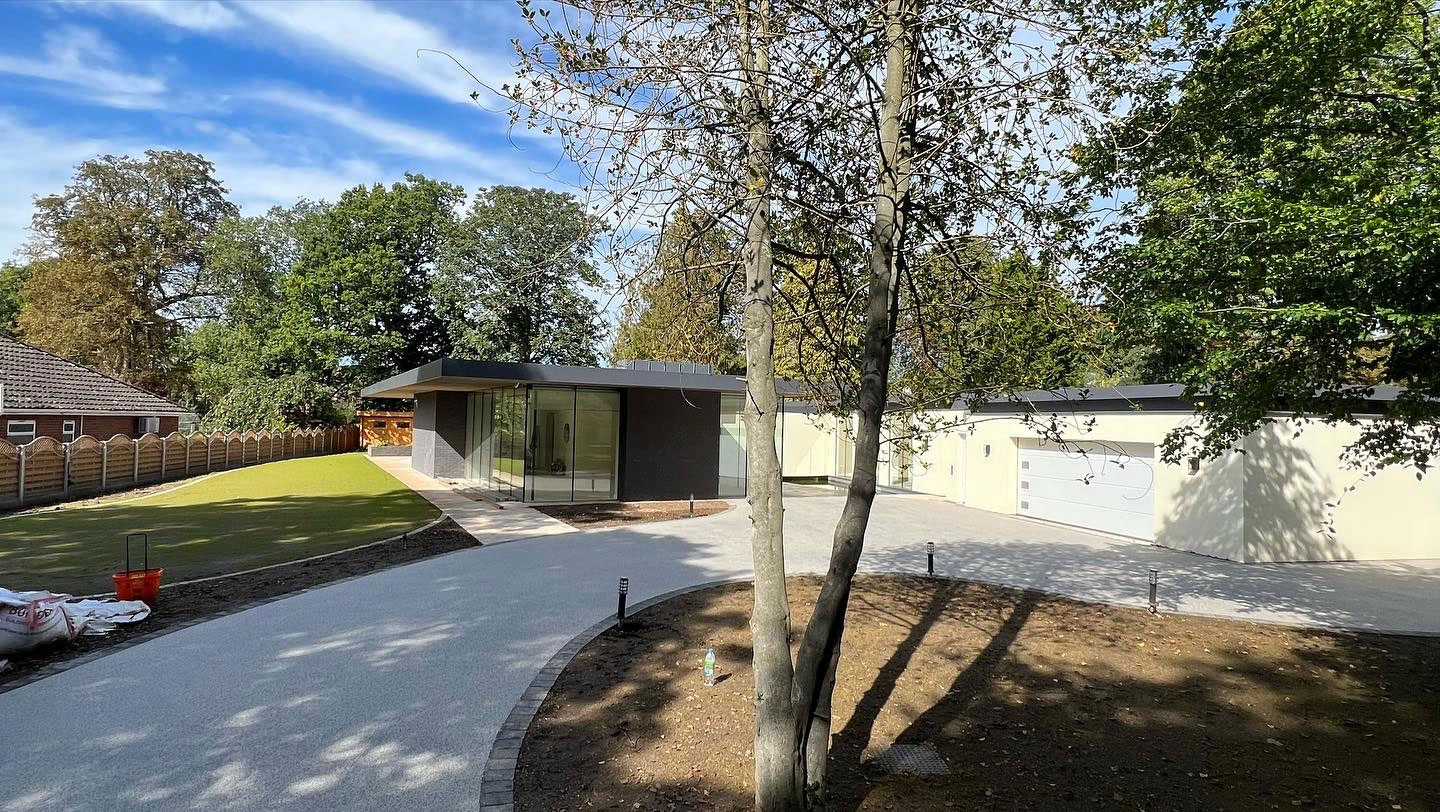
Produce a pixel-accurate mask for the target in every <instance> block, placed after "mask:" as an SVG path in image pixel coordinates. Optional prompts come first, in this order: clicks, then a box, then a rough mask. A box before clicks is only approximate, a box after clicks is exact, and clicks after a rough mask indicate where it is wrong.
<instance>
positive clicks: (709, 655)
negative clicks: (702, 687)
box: [705, 646, 715, 685]
mask: <svg viewBox="0 0 1440 812" xmlns="http://www.w3.org/2000/svg"><path fill="white" fill-rule="evenodd" d="M705 684H706V685H714V684H715V647H714V646H709V647H707V648H706V649H705Z"/></svg>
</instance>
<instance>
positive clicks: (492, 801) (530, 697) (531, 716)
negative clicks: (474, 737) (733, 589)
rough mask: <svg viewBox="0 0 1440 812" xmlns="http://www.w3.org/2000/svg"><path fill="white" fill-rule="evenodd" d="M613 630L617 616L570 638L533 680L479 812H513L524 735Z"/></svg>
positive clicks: (501, 735)
mask: <svg viewBox="0 0 1440 812" xmlns="http://www.w3.org/2000/svg"><path fill="white" fill-rule="evenodd" d="M753 580H754V578H753V577H751V576H749V575H745V576H739V577H735V578H723V579H721V580H718V581H707V582H705V583H703V584H694V585H692V586H687V587H681V588H680V589H672V590H671V591H669V592H665V593H662V594H659V595H656V596H655V597H653V598H650V599H649V600H645V601H641V602H640V603H637V604H635V605H633V606H631V607H630V608H629V610H627V612H626V614H638V613H640V612H643V611H645V610H646V609H649V608H650V607H652V606H655V605H657V604H661V603H664V602H665V601H668V600H670V599H671V598H678V597H680V596H681V595H688V594H690V593H691V592H699V591H700V590H702V589H710V588H712V587H717V586H727V585H729V584H744V583H750V582H751V581H753ZM614 626H615V616H614V615H610V616H609V617H606V618H604V619H602V620H600V621H599V622H598V623H596V624H594V625H593V626H591V627H590V628H588V629H586V630H585V631H583V632H581V633H579V634H577V635H575V636H574V637H572V638H570V642H568V643H566V644H565V645H564V646H562V647H561V648H560V650H559V651H557V652H555V656H553V657H551V658H550V660H549V662H547V663H545V667H544V668H541V669H540V671H539V672H538V673H536V674H535V678H534V679H532V680H530V684H529V685H528V686H527V687H526V688H525V692H524V693H522V694H521V695H520V701H519V702H516V703H515V707H513V708H511V709H510V715H509V716H506V717H505V721H504V722H502V723H501V724H500V729H499V730H498V731H496V733H495V741H494V742H492V743H491V745H490V756H489V757H488V758H487V759H486V760H485V772H484V773H483V774H481V776H480V812H514V810H515V765H516V762H517V760H518V759H519V757H520V745H521V744H522V743H523V742H524V741H525V732H526V731H528V730H529V729H530V723H531V722H533V721H534V720H535V714H536V713H538V712H539V711H540V704H541V703H542V702H544V701H545V697H547V696H549V695H550V689H551V688H554V687H555V681H556V680H557V679H559V678H560V674H561V672H563V671H564V670H565V667H566V666H568V665H570V661H571V660H573V659H575V655H577V654H579V653H580V650H581V649H583V648H585V647H586V646H587V645H589V644H590V643H591V642H592V641H593V640H594V639H595V638H597V637H599V636H600V635H602V634H604V633H605V632H607V631H609V630H610V629H611V628H613V627H614Z"/></svg>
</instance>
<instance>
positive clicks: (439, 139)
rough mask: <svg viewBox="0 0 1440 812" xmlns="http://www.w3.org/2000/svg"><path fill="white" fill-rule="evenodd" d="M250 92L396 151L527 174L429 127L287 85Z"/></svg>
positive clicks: (510, 161)
mask: <svg viewBox="0 0 1440 812" xmlns="http://www.w3.org/2000/svg"><path fill="white" fill-rule="evenodd" d="M250 96H251V98H253V99H254V100H255V101H258V102H262V103H264V104H267V105H272V106H276V107H283V108H285V109H288V110H292V111H294V112H297V113H302V114H304V115H307V116H313V117H315V118H319V119H323V120H324V121H326V122H328V123H330V124H333V125H336V126H339V127H343V128H344V129H347V130H349V131H351V132H353V133H355V134H357V135H360V136H361V137H363V138H366V139H368V140H370V141H372V142H374V143H376V144H379V145H381V146H383V147H385V148H386V149H387V150H388V151H389V152H391V153H394V154H397V155H404V156H407V157H413V158H424V159H428V160H435V161H444V162H447V163H451V164H456V165H459V166H462V167H465V168H467V169H471V170H474V171H476V172H478V173H480V174H481V175H482V176H483V177H485V178H486V179H488V180H490V181H494V180H506V181H510V182H522V181H523V180H526V179H530V178H531V174H530V173H526V172H524V171H523V170H522V169H520V168H519V167H517V166H516V162H515V160H514V156H513V155H503V156H496V155H493V154H489V153H485V152H481V151H479V150H476V149H473V148H471V147H469V146H467V145H465V144H463V143H461V142H459V141H456V140H454V139H452V138H450V137H448V136H446V135H443V134H441V133H438V132H435V131H433V130H426V129H423V128H420V127H414V126H411V125H409V124H404V123H401V122H398V121H393V120H391V119H387V118H382V117H380V116H377V115H374V114H372V113H369V112H366V111H364V110H362V109H360V108H358V107H353V106H349V105H345V104H341V103H339V102H337V101H334V100H331V99H329V98H326V97H324V96H319V95H315V94H312V93H305V92H302V91H298V90H292V89H287V88H267V89H263V90H258V91H255V92H254V93H252V94H250ZM507 152H508V149H507Z"/></svg>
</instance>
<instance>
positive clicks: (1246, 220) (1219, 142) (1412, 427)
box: [1086, 0, 1440, 471]
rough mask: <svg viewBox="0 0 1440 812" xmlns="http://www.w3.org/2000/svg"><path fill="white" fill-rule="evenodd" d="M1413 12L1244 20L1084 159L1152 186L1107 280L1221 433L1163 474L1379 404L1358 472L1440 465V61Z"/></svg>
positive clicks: (1285, 12) (1338, 11)
mask: <svg viewBox="0 0 1440 812" xmlns="http://www.w3.org/2000/svg"><path fill="white" fill-rule="evenodd" d="M1434 16H1435V9H1434V6H1433V5H1432V4H1430V3H1428V2H1424V1H1423V0H1422V1H1421V2H1414V1H1413V0H1299V2H1294V1H1293V0H1286V2H1280V1H1279V0H1267V1H1266V2H1247V3H1243V4H1241V5H1240V7H1239V9H1238V13H1237V16H1236V18H1235V21H1234V25H1233V28H1232V31H1231V33H1230V34H1229V36H1228V37H1226V38H1225V39H1224V41H1223V42H1222V43H1221V44H1219V45H1218V46H1217V47H1214V48H1212V49H1210V50H1209V51H1207V52H1206V53H1204V54H1203V55H1202V58H1201V59H1199V60H1198V61H1197V63H1196V65H1195V67H1194V69H1193V70H1192V71H1191V72H1190V74H1189V75H1188V77H1187V78H1186V79H1185V80H1184V82H1183V83H1182V84H1181V86H1180V90H1181V93H1180V94H1179V96H1178V98H1177V99H1176V100H1175V101H1174V102H1173V103H1169V104H1156V105H1150V106H1146V107H1143V108H1141V109H1138V110H1137V111H1136V112H1135V114H1134V115H1133V116H1131V117H1130V119H1129V120H1128V121H1127V122H1126V123H1125V125H1124V126H1123V127H1121V128H1120V129H1119V130H1118V131H1117V132H1116V133H1114V134H1113V138H1112V139H1111V142H1112V143H1114V144H1118V145H1121V147H1122V148H1120V149H1115V148H1105V149H1097V150H1094V151H1093V152H1092V153H1091V154H1090V155H1088V156H1087V159H1086V160H1087V163H1088V168H1089V171H1090V172H1091V173H1092V176H1093V177H1096V178H1098V179H1099V183H1098V188H1099V189H1100V190H1101V191H1105V192H1109V191H1113V190H1115V189H1120V188H1131V189H1134V190H1135V192H1136V194H1135V199H1134V201H1133V203H1131V204H1130V205H1128V206H1127V211H1126V212H1125V213H1126V214H1127V215H1128V218H1127V219H1126V220H1125V221H1124V222H1125V225H1124V226H1123V227H1122V228H1120V229H1117V232H1116V233H1114V234H1112V237H1114V238H1115V244H1114V246H1113V249H1112V251H1111V252H1110V253H1109V254H1108V255H1107V256H1106V257H1105V259H1104V265H1103V267H1102V268H1101V269H1100V276H1101V278H1102V280H1103V281H1105V282H1106V284H1107V286H1108V289H1109V294H1110V301H1111V304H1112V306H1113V307H1114V308H1115V311H1116V314H1117V318H1118V319H1119V322H1120V324H1121V325H1122V326H1123V328H1124V329H1126V330H1127V331H1128V338H1129V339H1130V342H1129V343H1130V344H1131V345H1132V346H1145V345H1147V344H1148V345H1150V346H1151V347H1152V348H1153V349H1152V350H1151V351H1150V352H1149V356H1150V357H1149V360H1148V363H1147V366H1148V368H1149V373H1150V374H1151V375H1152V376H1153V377H1154V378H1156V379H1173V380H1177V381H1180V382H1183V383H1185V384H1187V386H1188V387H1189V389H1190V391H1191V393H1192V394H1194V395H1196V396H1198V397H1199V398H1200V400H1201V402H1202V410H1203V413H1204V414H1205V416H1206V418H1207V421H1206V425H1204V426H1201V427H1196V428H1194V429H1193V430H1191V431H1189V432H1185V433H1179V434H1176V435H1174V436H1172V437H1171V438H1169V440H1168V441H1167V444H1166V447H1165V449H1164V453H1165V456H1166V458H1167V459H1170V460H1177V459H1180V458H1182V457H1185V456H1190V455H1197V454H1198V455H1214V454H1218V453H1221V452H1223V451H1224V450H1225V449H1227V448H1229V447H1231V445H1232V444H1233V443H1235V442H1236V441H1237V440H1239V439H1240V438H1241V437H1243V436H1245V435H1246V434H1248V433H1249V432H1251V431H1253V430H1254V429H1255V428H1257V427H1258V426H1260V425H1261V424H1263V423H1264V422H1266V421H1267V420H1268V419H1269V415H1270V414H1271V412H1272V411H1273V410H1277V409H1279V410H1287V411H1292V410H1293V411H1294V412H1297V413H1299V414H1301V415H1305V416H1310V417H1315V418H1319V419H1324V420H1330V421H1339V420H1353V419H1354V416H1355V415H1357V414H1363V413H1367V412H1371V411H1374V410H1375V408H1376V407H1375V406H1374V405H1373V404H1371V403H1367V400H1368V399H1369V397H1370V395H1371V391H1372V390H1371V388H1370V387H1371V385H1372V384H1375V383H1392V384H1399V385H1402V386H1405V387H1408V389H1407V391H1406V393H1405V394H1404V395H1403V396H1401V397H1400V399H1399V400H1397V401H1395V402H1394V403H1392V404H1388V405H1384V406H1382V407H1380V408H1381V410H1382V411H1383V416H1384V418H1385V419H1382V420H1379V421H1374V422H1366V423H1365V424H1364V428H1363V432H1362V439H1361V440H1360V441H1359V443H1357V444H1356V445H1355V446H1354V447H1352V448H1351V449H1350V452H1351V455H1352V459H1354V460H1355V461H1356V462H1358V463H1362V464H1366V465H1370V466H1379V465H1385V464H1391V463H1408V464H1414V465H1416V466H1417V467H1419V468H1420V469H1421V470H1422V471H1423V470H1424V468H1425V467H1426V465H1427V463H1428V462H1429V460H1430V458H1431V457H1432V456H1433V455H1434V453H1435V452H1436V450H1437V449H1440V424H1437V423H1435V422H1433V419H1434V418H1436V417H1437V416H1440V401H1437V400H1436V396H1437V395H1440V365H1437V364H1436V363H1435V359H1436V358H1437V357H1440V162H1437V148H1440V116H1437V115H1436V111H1437V110H1440V49H1437V33H1436V25H1435V20H1434Z"/></svg>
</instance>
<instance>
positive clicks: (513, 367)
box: [360, 358, 801, 398]
mask: <svg viewBox="0 0 1440 812" xmlns="http://www.w3.org/2000/svg"><path fill="white" fill-rule="evenodd" d="M523 384H540V385H552V386H593V387H596V388H603V389H688V390H690V391H693V392H733V393H739V392H744V391H745V379H744V378H743V377H741V376H738V375H707V374H702V373H695V372H656V371H652V370H644V369H624V368H620V367H603V368H602V367H575V366H564V365H561V364H522V363H516V362H511V361H468V360H462V359H459V358H441V359H439V360H437V361H431V362H430V363H428V364H426V365H424V366H421V367H416V368H415V369H408V370H406V371H404V372H401V373H399V374H398V375H392V376H390V377H389V378H386V379H385V380H383V381H380V382H378V383H373V384H370V385H369V386H367V387H365V388H364V389H361V390H360V395H361V397H367V398H413V397H415V395H416V394H418V393H420V392H436V391H447V392H478V391H480V390H482V389H495V388H498V387H502V386H519V385H523ZM775 388H776V390H777V391H778V392H779V393H780V394H781V395H785V396H788V395H792V394H798V393H799V392H800V391H801V390H800V386H799V385H798V384H795V383H794V382H792V381H776V387H775Z"/></svg>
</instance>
